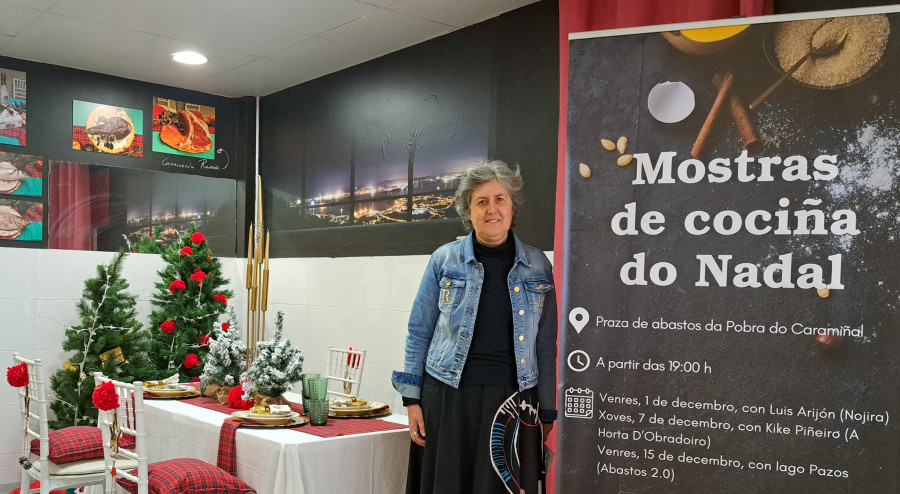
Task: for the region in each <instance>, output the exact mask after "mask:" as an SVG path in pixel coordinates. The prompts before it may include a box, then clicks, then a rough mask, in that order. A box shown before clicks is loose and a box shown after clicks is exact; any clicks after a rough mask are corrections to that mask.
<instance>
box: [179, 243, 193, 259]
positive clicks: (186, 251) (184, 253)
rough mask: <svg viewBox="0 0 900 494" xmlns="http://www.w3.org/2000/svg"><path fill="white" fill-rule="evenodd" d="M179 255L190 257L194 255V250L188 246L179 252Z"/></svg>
mask: <svg viewBox="0 0 900 494" xmlns="http://www.w3.org/2000/svg"><path fill="white" fill-rule="evenodd" d="M178 253H179V254H181V257H184V256H189V255H191V254H193V253H194V249H192V248H191V246H190V245H188V246H186V247H182V248H181V250H179V251H178Z"/></svg>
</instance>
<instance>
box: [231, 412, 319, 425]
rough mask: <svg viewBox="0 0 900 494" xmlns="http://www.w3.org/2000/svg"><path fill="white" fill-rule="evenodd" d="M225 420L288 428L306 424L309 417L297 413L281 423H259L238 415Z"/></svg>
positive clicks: (243, 423) (242, 423)
mask: <svg viewBox="0 0 900 494" xmlns="http://www.w3.org/2000/svg"><path fill="white" fill-rule="evenodd" d="M225 420H232V421H235V422H240V423H241V426H242V427H270V428H274V427H280V428H290V427H297V426H300V425H306V424H308V423H309V418H307V417H303V416H300V415H298V416H296V417H294V418H292V419H291V420H290V421H288V422H285V423H283V424H260V423H257V422H251V421H250V420H247V419H242V418H239V417H228V418H227V419H225Z"/></svg>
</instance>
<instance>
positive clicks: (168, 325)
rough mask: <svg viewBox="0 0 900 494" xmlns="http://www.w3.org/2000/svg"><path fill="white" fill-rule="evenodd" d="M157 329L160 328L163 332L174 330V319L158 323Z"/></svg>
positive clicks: (170, 332)
mask: <svg viewBox="0 0 900 494" xmlns="http://www.w3.org/2000/svg"><path fill="white" fill-rule="evenodd" d="M159 329H161V330H162V332H163V333H168V334H172V333H173V332H175V321H165V322H163V323H162V324H160V325H159Z"/></svg>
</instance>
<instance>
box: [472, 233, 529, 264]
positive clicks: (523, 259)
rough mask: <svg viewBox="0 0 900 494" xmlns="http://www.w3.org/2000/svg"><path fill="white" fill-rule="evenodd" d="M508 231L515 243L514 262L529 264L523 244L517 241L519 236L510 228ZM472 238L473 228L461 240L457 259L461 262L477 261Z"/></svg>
mask: <svg viewBox="0 0 900 494" xmlns="http://www.w3.org/2000/svg"><path fill="white" fill-rule="evenodd" d="M509 233H510V234H512V236H513V241H514V242H515V243H516V260H515V264H519V263H522V264H524V265H526V266H531V259H530V258H529V257H528V253H527V252H526V251H525V246H524V245H523V244H522V242H520V241H519V237H517V236H516V234H515V233H513V231H512V230H510V231H509ZM474 238H475V230H472V231H471V232H469V234H468V235H466V237H465V238H464V239H463V241H462V245H461V247H462V248H461V249H460V252H459V255H460V257H459V260H460V261H461V262H462V263H469V262H478V261H476V260H475V244H474V243H473V242H474V240H473V239H474Z"/></svg>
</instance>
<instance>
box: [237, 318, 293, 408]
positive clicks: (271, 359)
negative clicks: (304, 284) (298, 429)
mask: <svg viewBox="0 0 900 494" xmlns="http://www.w3.org/2000/svg"><path fill="white" fill-rule="evenodd" d="M283 325H284V312H282V311H278V314H277V316H276V317H275V334H274V335H272V339H271V340H267V341H261V342H259V343H258V344H257V345H256V347H257V348H258V349H259V353H258V354H257V356H256V359H255V360H254V361H253V363H251V364H250V368H249V369H247V372H245V373H244V375H242V376H241V380H244V381H248V382H246V383H244V399H245V400H250V399H253V398H251V397H252V396H253V392H254V391H256V392H257V393H260V394H263V395H266V396H271V397H273V398H274V397H278V396H281V395H282V394H283V393H284V392H285V391H287V390H288V389H290V387H291V385H292V384H294V383H295V382H297V381H298V380H300V375H301V374H302V373H303V356H302V355H300V350H298V349H296V348H294V347H293V346H292V345H291V342H290V341H289V340H284V341H282V340H281V332H282V326H283Z"/></svg>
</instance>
